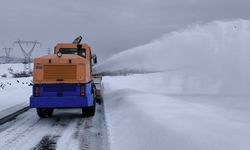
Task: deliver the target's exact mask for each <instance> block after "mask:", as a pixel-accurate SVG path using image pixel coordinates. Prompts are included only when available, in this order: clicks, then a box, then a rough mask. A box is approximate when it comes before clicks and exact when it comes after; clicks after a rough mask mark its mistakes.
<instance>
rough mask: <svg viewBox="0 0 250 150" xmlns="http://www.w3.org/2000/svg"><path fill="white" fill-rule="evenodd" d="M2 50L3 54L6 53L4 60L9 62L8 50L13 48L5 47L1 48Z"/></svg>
mask: <svg viewBox="0 0 250 150" xmlns="http://www.w3.org/2000/svg"><path fill="white" fill-rule="evenodd" d="M3 50H4V51H5V55H6V58H5V62H6V63H9V62H10V52H11V51H12V50H13V48H9V47H5V48H3Z"/></svg>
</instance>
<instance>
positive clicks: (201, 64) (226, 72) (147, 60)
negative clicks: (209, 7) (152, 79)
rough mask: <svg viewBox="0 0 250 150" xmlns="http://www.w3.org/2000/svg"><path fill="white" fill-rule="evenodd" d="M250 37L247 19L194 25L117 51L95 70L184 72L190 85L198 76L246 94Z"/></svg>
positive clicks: (199, 79) (227, 90)
mask: <svg viewBox="0 0 250 150" xmlns="http://www.w3.org/2000/svg"><path fill="white" fill-rule="evenodd" d="M249 39H250V21H248V20H236V21H215V22H212V23H209V24H206V25H193V26H191V27H189V28H187V29H184V30H181V31H178V32H172V33H170V34H167V35H165V36H163V37H162V38H160V39H158V40H155V41H153V42H151V43H149V44H146V45H142V46H139V47H136V48H133V49H130V50H126V51H123V52H121V53H118V54H116V55H114V56H112V57H110V58H109V59H108V60H106V61H105V62H104V63H102V64H100V65H98V66H96V68H95V70H96V71H97V72H117V71H119V72H121V71H122V72H124V71H125V72H126V71H132V72H133V71H139V72H145V71H146V72H148V71H168V72H173V73H172V75H173V76H176V74H177V75H181V76H182V80H183V81H184V82H186V83H185V87H187V89H188V88H189V86H192V85H190V84H189V83H191V84H192V83H193V82H190V81H191V80H192V81H193V80H194V79H195V82H196V83H197V84H200V85H202V87H200V88H204V89H207V88H208V87H206V86H205V85H208V86H212V85H213V86H218V85H220V88H218V92H219V93H230V94H231V93H235V94H246V93H248V91H249V89H250V78H249V76H250V70H249V66H250V59H249V57H250V42H249ZM175 73H176V74H175ZM203 91H204V90H203Z"/></svg>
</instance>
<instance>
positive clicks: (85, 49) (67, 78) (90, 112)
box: [30, 36, 97, 118]
mask: <svg viewBox="0 0 250 150" xmlns="http://www.w3.org/2000/svg"><path fill="white" fill-rule="evenodd" d="M81 40H82V37H81V36H79V37H78V38H76V39H75V40H74V42H73V43H58V44H57V45H56V46H55V48H54V54H50V55H46V56H42V57H38V58H35V59H34V72H33V94H32V96H31V97H30V108H36V109H37V114H38V116H39V117H40V118H47V117H51V116H52V115H53V110H54V109H55V108H81V109H82V115H83V116H85V117H89V116H94V115H95V107H96V89H95V84H94V81H93V78H92V75H91V72H92V66H93V65H94V64H96V63H97V57H96V55H93V54H91V48H90V47H89V46H88V44H81Z"/></svg>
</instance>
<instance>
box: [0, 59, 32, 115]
mask: <svg viewBox="0 0 250 150" xmlns="http://www.w3.org/2000/svg"><path fill="white" fill-rule="evenodd" d="M10 67H11V68H12V69H13V72H14V73H17V72H21V71H23V64H0V68H1V72H0V86H1V87H0V95H1V96H0V111H3V110H5V109H7V108H10V107H13V106H16V105H19V104H23V103H26V104H27V105H28V102H29V97H30V95H31V92H32V86H29V84H30V83H31V81H32V77H28V78H12V75H11V74H10V73H9V71H8V68H10ZM4 74H6V75H7V76H6V77H2V75H4Z"/></svg>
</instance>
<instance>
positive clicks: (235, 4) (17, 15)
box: [0, 0, 250, 60]
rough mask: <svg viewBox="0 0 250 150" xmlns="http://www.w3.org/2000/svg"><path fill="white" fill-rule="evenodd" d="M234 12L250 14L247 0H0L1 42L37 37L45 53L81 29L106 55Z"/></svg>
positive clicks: (101, 55)
mask: <svg viewBox="0 0 250 150" xmlns="http://www.w3.org/2000/svg"><path fill="white" fill-rule="evenodd" d="M238 18H242V19H250V0H130V1H128V0H123V1H122V0H1V1H0V20H1V23H0V48H1V49H2V48H3V47H11V46H13V44H12V43H13V41H14V40H18V39H20V40H35V39H36V40H38V41H40V42H41V43H42V47H41V48H38V49H39V50H38V49H37V52H36V54H45V53H46V51H45V50H46V49H47V47H51V48H53V46H54V45H55V44H56V43H57V42H71V41H72V40H73V39H74V38H75V37H76V36H78V35H82V34H83V35H84V39H85V41H86V42H88V43H89V44H90V46H91V47H92V49H93V50H94V52H95V53H96V54H97V55H98V56H99V58H100V59H101V60H104V59H105V58H107V57H109V56H110V55H112V54H114V53H116V52H119V51H122V50H125V49H129V48H133V47H135V46H139V45H141V44H145V43H148V42H150V41H152V40H154V39H155V38H159V37H161V36H162V35H163V34H166V33H169V32H171V31H174V30H178V29H180V28H183V27H185V26H187V25H189V24H193V23H206V22H210V21H213V20H230V19H238ZM15 51H19V48H18V47H15ZM12 54H13V53H12ZM0 55H4V54H3V51H1V53H0ZM16 55H19V56H21V55H20V53H19V54H16Z"/></svg>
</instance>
